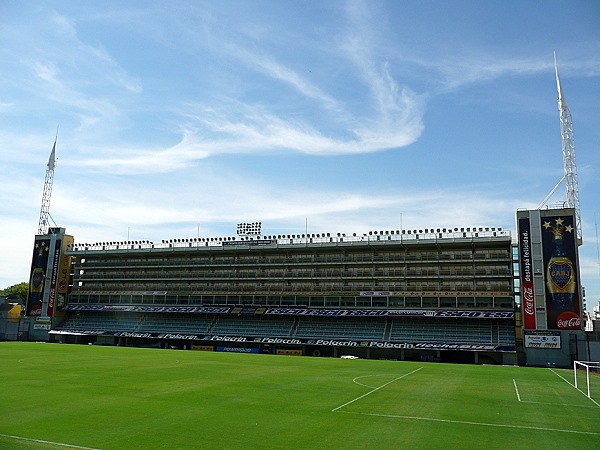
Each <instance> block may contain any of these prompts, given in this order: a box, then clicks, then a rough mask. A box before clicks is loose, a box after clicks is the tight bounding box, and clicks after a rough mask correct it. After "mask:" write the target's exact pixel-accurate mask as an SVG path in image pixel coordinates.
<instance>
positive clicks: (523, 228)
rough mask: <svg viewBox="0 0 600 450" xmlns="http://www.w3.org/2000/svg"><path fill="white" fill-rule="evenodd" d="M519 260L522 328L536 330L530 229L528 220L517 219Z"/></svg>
mask: <svg viewBox="0 0 600 450" xmlns="http://www.w3.org/2000/svg"><path fill="white" fill-rule="evenodd" d="M518 231H519V260H520V266H521V307H522V309H523V326H524V328H525V329H526V330H535V329H536V320H535V298H534V289H533V270H532V268H533V265H532V262H533V260H532V257H531V229H530V223H529V218H521V219H519V230H518Z"/></svg>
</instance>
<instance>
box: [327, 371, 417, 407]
mask: <svg viewBox="0 0 600 450" xmlns="http://www.w3.org/2000/svg"><path fill="white" fill-rule="evenodd" d="M422 368H423V367H419V368H418V369H415V370H413V371H412V372H409V373H405V374H404V375H400V376H399V377H396V378H394V379H393V380H392V381H388V382H387V383H384V384H382V385H381V386H379V387H376V388H374V389H372V390H370V391H369V392H367V393H366V394H363V395H361V396H359V397H356V398H355V399H352V400H350V401H349V402H346V403H344V404H343V405H340V406H338V407H337V408H333V409H332V410H331V411H332V412H335V411H338V410H339V409H341V408H343V407H344V406H348V405H350V404H351V403H354V402H355V401H357V400H360V399H361V398H364V397H366V396H367V395H370V394H372V393H373V392H376V391H378V390H379V389H381V388H384V387H386V386H387V385H388V384H392V383H393V382H394V381H398V380H399V379H401V378H404V377H407V376H409V375H412V374H413V373H415V372H418V371H419V370H421V369H422Z"/></svg>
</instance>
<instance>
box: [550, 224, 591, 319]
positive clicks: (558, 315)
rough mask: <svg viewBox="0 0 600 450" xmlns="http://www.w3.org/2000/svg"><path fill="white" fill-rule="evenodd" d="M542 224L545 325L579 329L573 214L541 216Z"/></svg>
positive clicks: (577, 279) (579, 310) (577, 277)
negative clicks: (546, 321)
mask: <svg viewBox="0 0 600 450" xmlns="http://www.w3.org/2000/svg"><path fill="white" fill-rule="evenodd" d="M541 225H542V247H543V254H544V268H545V270H546V273H545V275H546V314H547V318H548V329H551V330H581V324H582V321H581V306H580V299H579V287H578V281H579V276H578V267H577V244H576V231H575V225H574V218H573V216H572V215H568V214H567V215H561V216H548V217H542V224H541Z"/></svg>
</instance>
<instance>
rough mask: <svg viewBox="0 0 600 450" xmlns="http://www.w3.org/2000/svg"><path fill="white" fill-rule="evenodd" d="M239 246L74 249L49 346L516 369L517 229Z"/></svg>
mask: <svg viewBox="0 0 600 450" xmlns="http://www.w3.org/2000/svg"><path fill="white" fill-rule="evenodd" d="M60 230H62V232H63V233H64V229H60ZM239 234H240V230H239V228H238V236H236V237H225V238H192V239H171V240H163V241H162V242H160V243H153V242H149V241H133V242H132V241H127V242H100V243H95V244H87V243H86V244H74V243H72V242H70V243H69V244H68V245H67V246H66V247H65V251H64V254H65V256H66V257H67V258H68V259H69V260H70V262H69V267H70V274H69V287H68V289H67V294H66V295H64V296H63V297H61V298H60V301H59V302H57V304H56V310H55V311H54V317H53V318H52V326H51V329H50V330H49V340H50V341H53V342H68V343H93V344H101V345H122V346H147V347H162V348H181V349H196V350H207V351H229V352H245V353H272V354H290V355H307V356H331V357H339V356H346V355H351V356H356V357H360V358H384V359H397V360H422V361H447V362H464V363H492V364H494V363H495V364H513V363H515V362H516V344H515V325H519V324H518V323H517V321H516V320H515V319H516V317H515V311H516V310H515V294H514V276H515V275H514V270H513V262H514V257H513V245H512V241H511V235H510V232H509V231H507V230H503V229H501V228H449V229H446V228H442V229H437V228H436V229H421V230H402V231H400V230H391V231H370V232H367V233H362V234H351V235H346V234H343V233H336V234H330V233H322V234H321V233H319V234H308V233H306V234H292V235H289V234H285V235H269V236H263V235H260V227H259V229H254V230H252V229H248V228H246V229H245V230H244V232H243V233H241V235H239ZM42 237H43V236H38V237H37V238H42ZM63 241H64V239H63ZM41 315H49V314H46V312H44V313H42V314H41Z"/></svg>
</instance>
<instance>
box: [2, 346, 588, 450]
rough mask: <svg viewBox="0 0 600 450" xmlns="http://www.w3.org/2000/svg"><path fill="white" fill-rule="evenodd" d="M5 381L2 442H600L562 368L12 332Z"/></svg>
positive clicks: (288, 445)
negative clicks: (222, 349) (68, 339)
mask: <svg viewBox="0 0 600 450" xmlns="http://www.w3.org/2000/svg"><path fill="white" fill-rule="evenodd" d="M0 380H1V382H2V386H1V387H0V449H66V448H94V449H103V450H109V449H170V450H171V449H245V450H246V449H370V450H373V449H400V448H410V449H438V448H439V449H442V448H443V449H452V448H460V449H471V448H473V449H475V448H477V449H482V448H485V449H494V448H498V449H511V450H515V449H532V448H544V449H554V448H556V449H571V448H572V449H598V448H600V428H599V424H600V398H598V396H599V395H600V383H598V379H597V377H596V378H594V379H593V382H594V383H596V386H595V387H596V389H595V391H594V386H592V390H593V391H594V392H593V395H592V397H593V398H592V399H589V398H587V397H586V396H585V395H584V394H582V393H581V392H579V391H578V390H576V389H575V388H574V387H573V386H572V383H573V372H572V371H570V370H564V369H550V368H525V367H497V366H474V365H453V364H436V363H417V362H401V361H375V360H346V359H333V358H314V357H310V358H309V357H295V356H274V355H245V354H228V353H211V352H201V351H181V350H159V349H141V348H124V347H102V346H95V345H94V346H83V345H61V344H43V343H25V342H16V343H15V342H12V343H10V342H4V343H0ZM594 395H595V396H596V397H594Z"/></svg>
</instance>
